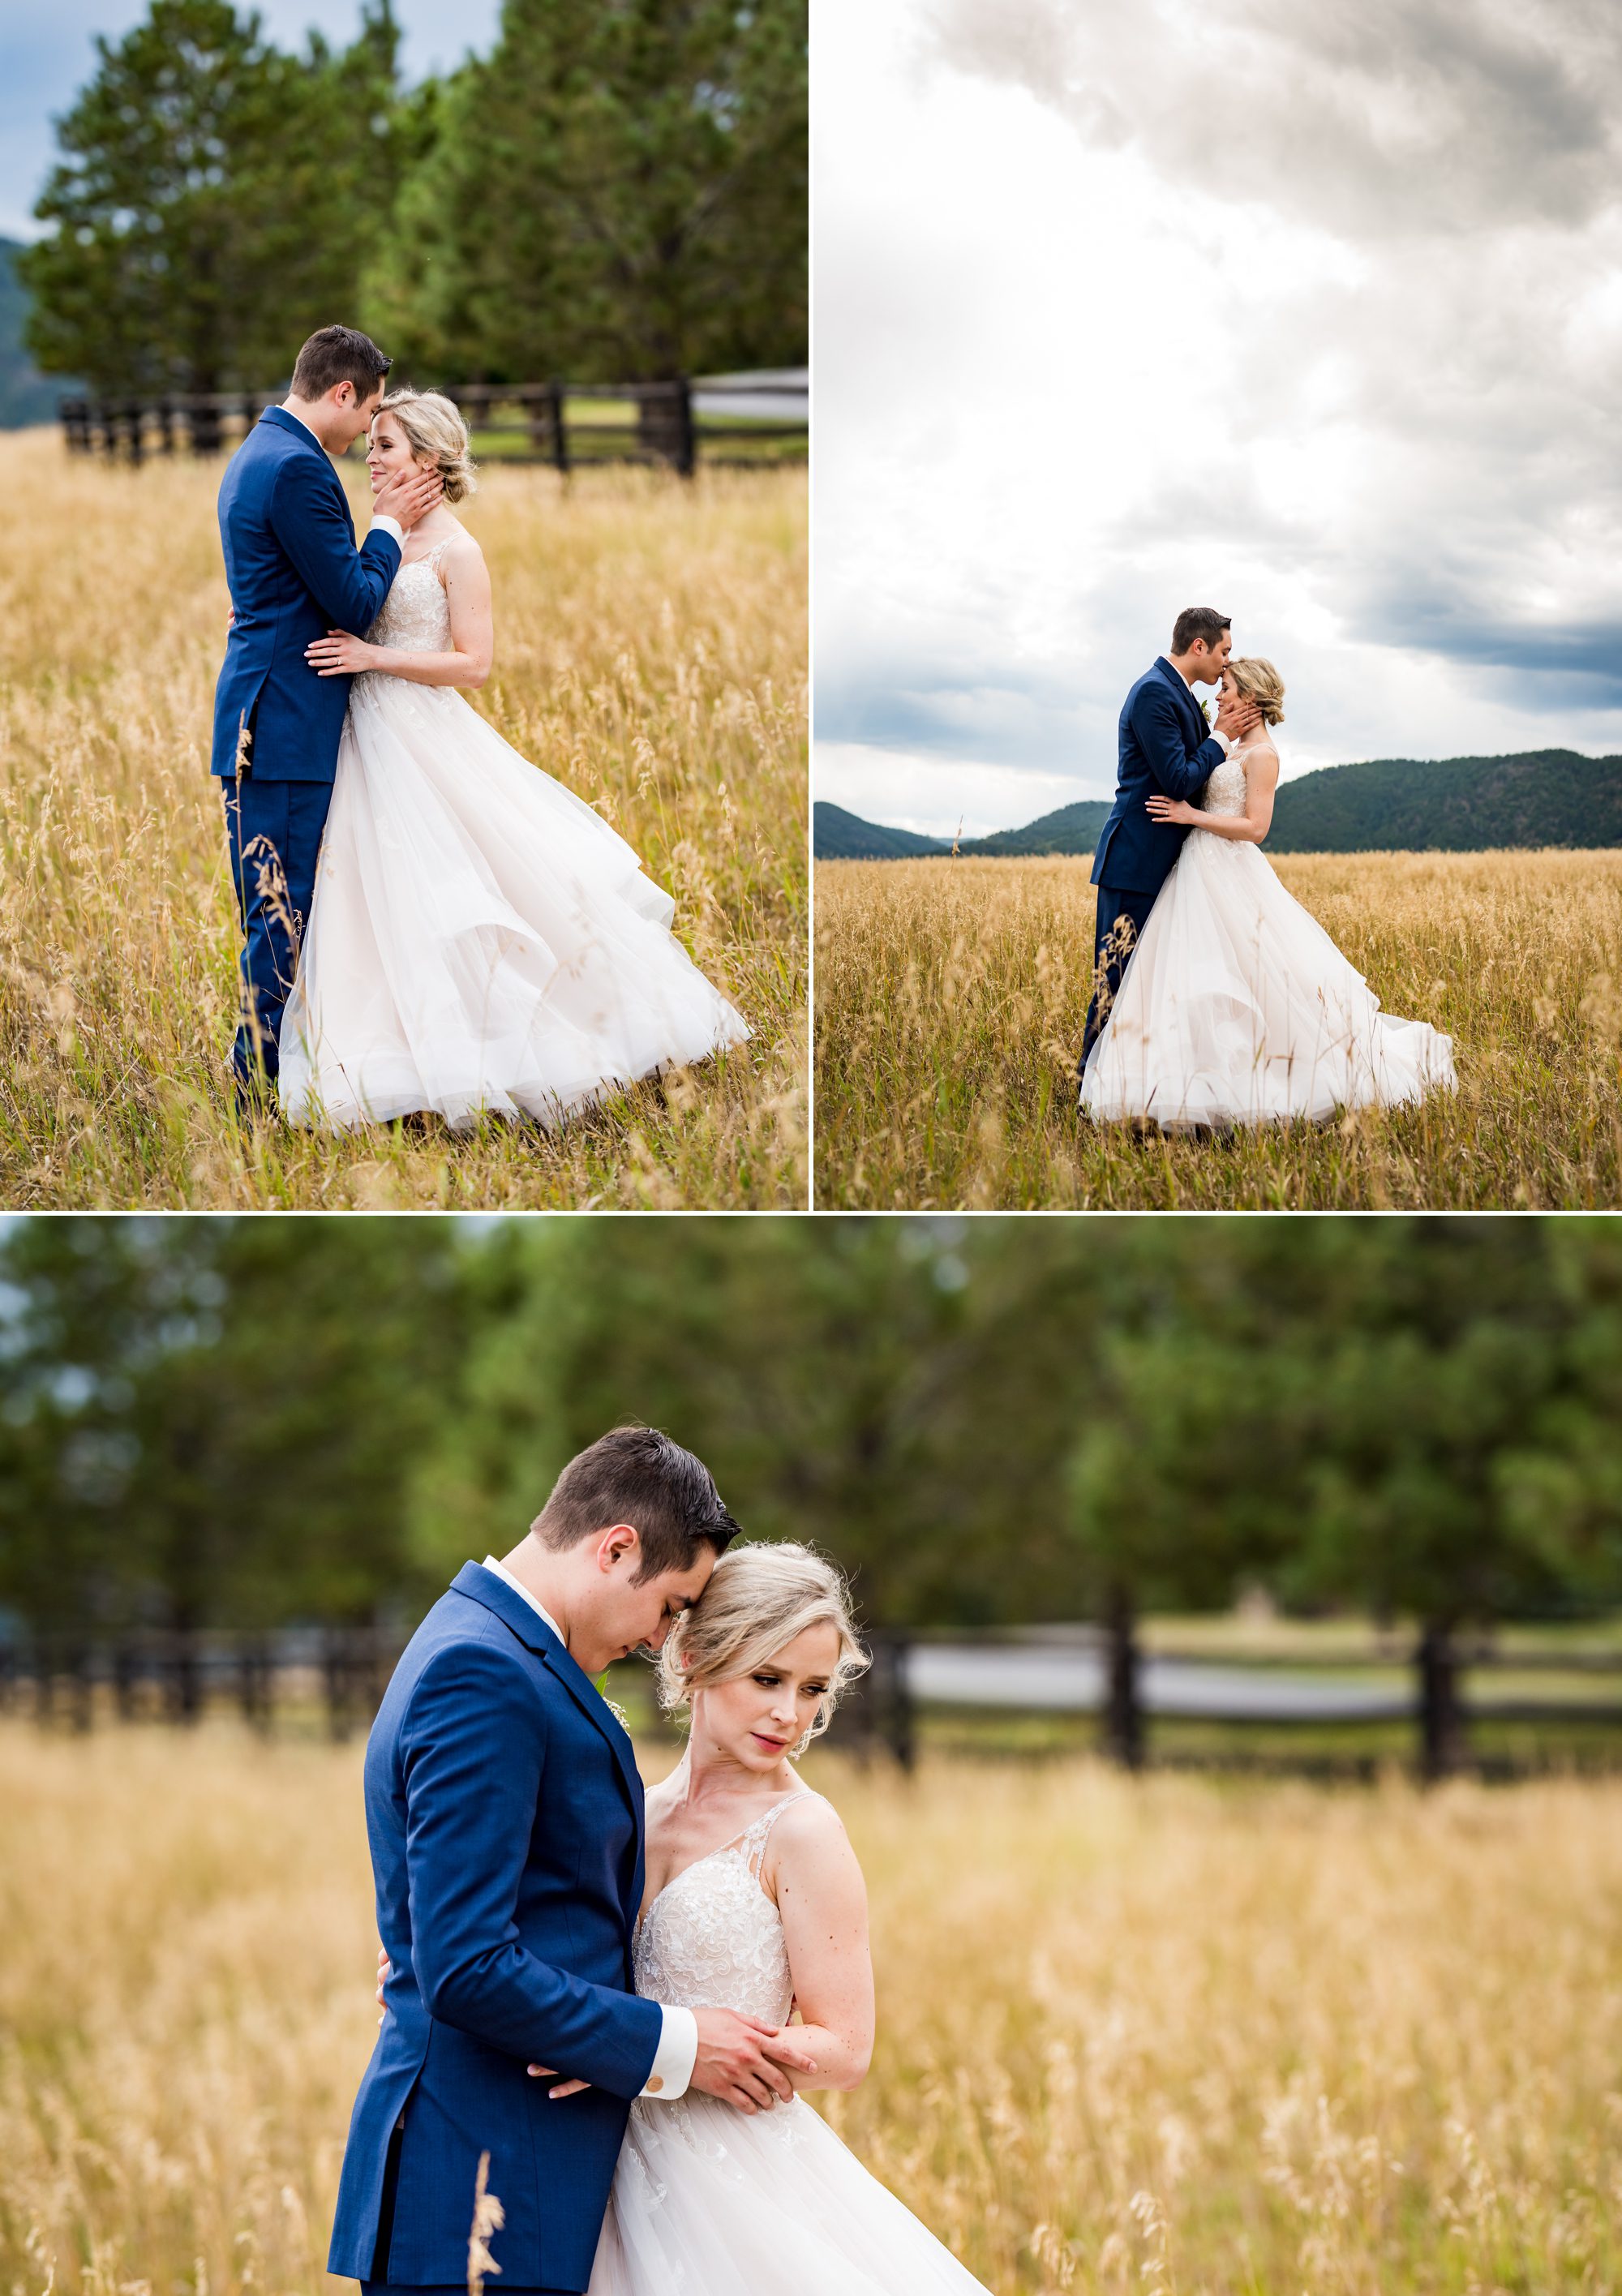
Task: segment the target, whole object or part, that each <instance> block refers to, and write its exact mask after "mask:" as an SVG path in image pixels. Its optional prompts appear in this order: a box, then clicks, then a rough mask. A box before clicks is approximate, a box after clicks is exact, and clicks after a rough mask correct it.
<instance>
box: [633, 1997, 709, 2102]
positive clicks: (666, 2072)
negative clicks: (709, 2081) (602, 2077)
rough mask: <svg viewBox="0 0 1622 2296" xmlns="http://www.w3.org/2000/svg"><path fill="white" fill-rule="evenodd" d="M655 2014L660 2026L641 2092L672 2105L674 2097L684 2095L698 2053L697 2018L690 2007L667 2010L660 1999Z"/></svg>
mask: <svg viewBox="0 0 1622 2296" xmlns="http://www.w3.org/2000/svg"><path fill="white" fill-rule="evenodd" d="M659 2014H660V2016H661V2017H662V2018H663V2019H664V2021H665V2022H664V2029H663V2030H662V2031H661V2032H660V2034H659V2046H658V2048H657V2049H656V2050H655V2051H654V2053H653V2065H652V2070H651V2071H650V2073H649V2075H648V2078H647V2080H646V2081H645V2083H644V2084H643V2092H642V2093H643V2095H644V2096H656V2097H658V2099H659V2103H661V2104H673V2103H675V2101H676V2098H677V2097H678V2096H685V2095H686V2094H687V2084H688V2082H689V2081H690V2080H691V2079H692V2068H693V2063H694V2061H695V2059H696V2058H697V2056H698V2054H699V2021H698V2019H697V2018H696V2017H695V2016H694V2015H693V2013H692V2010H691V2009H667V2008H666V2007H665V2005H663V2003H662V2002H661V2003H660V2005H659Z"/></svg>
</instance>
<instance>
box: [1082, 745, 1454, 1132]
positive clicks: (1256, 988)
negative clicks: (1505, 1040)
mask: <svg viewBox="0 0 1622 2296" xmlns="http://www.w3.org/2000/svg"><path fill="white" fill-rule="evenodd" d="M1253 746H1254V745H1253ZM1200 802H1201V805H1202V807H1203V809H1204V810H1205V811H1206V812H1207V813H1213V814H1241V813H1243V811H1244V809H1245V767H1244V751H1243V750H1235V751H1234V753H1233V756H1232V757H1230V758H1227V759H1226V760H1225V763H1224V764H1222V765H1220V766H1218V767H1217V768H1216V772H1215V773H1214V774H1213V775H1211V777H1210V779H1209V781H1208V782H1207V783H1206V785H1205V791H1204V794H1203V797H1202V798H1201V800H1200ZM1453 1083H1454V1066H1453V1044H1452V1039H1451V1038H1450V1037H1445V1036H1442V1035H1440V1034H1439V1033H1438V1031H1437V1030H1436V1029H1433V1028H1431V1027H1430V1026H1429V1023H1428V1022H1426V1021H1403V1020H1398V1019H1397V1017H1396V1016H1395V1015H1394V1014H1392V1013H1382V1012H1381V1011H1380V999H1379V998H1378V997H1377V996H1375V994H1374V992H1373V990H1372V988H1370V987H1369V985H1368V982H1367V981H1366V980H1364V978H1363V976H1362V974H1361V973H1360V972H1357V970H1356V967H1355V966H1354V965H1353V964H1350V963H1349V962H1348V959H1347V958H1346V957H1344V956H1343V955H1341V953H1340V951H1339V949H1338V948H1337V947H1335V944H1334V942H1333V941H1332V940H1331V939H1330V937H1329V935H1328V934H1327V933H1326V932H1325V931H1324V930H1323V926H1322V925H1320V924H1319V923H1318V922H1317V920H1316V919H1315V917H1312V916H1310V915H1309V914H1307V911H1306V910H1305V909H1304V908H1303V907H1302V906H1301V905H1300V903H1299V902H1298V901H1297V900H1294V899H1292V898H1291V897H1290V894H1289V893H1287V892H1286V891H1285V890H1284V888H1283V886H1282V883H1281V882H1280V881H1279V879H1278V877H1277V875H1276V874H1275V873H1274V868H1273V865H1272V864H1271V863H1270V862H1269V861H1268V860H1267V858H1266V856H1265V855H1264V854H1263V852H1262V850H1261V849H1260V847H1259V846H1257V845H1251V844H1248V843H1246V842H1244V841H1243V840H1237V839H1233V838H1226V837H1221V836H1217V835H1216V834H1214V833H1212V832H1207V831H1202V830H1199V829H1191V830H1190V832H1189V833H1188V835H1187V837H1185V838H1184V841H1183V848H1182V850H1181V852H1180V853H1179V854H1178V856H1177V859H1176V863H1175V864H1174V865H1173V868H1172V872H1171V874H1170V875H1169V876H1168V877H1167V880H1166V882H1165V884H1164V885H1163V886H1162V887H1161V889H1160V892H1159V897H1158V898H1157V899H1156V901H1155V904H1154V906H1153V908H1152V909H1151V911H1150V913H1149V921H1148V922H1147V923H1146V924H1145V926H1144V927H1143V933H1142V935H1141V936H1140V938H1139V940H1138V945H1137V947H1136V949H1135V951H1134V953H1133V955H1132V957H1131V959H1130V961H1129V963H1128V964H1127V966H1126V975H1125V977H1124V979H1123V980H1122V982H1121V986H1120V988H1119V990H1118V994H1117V996H1116V999H1115V1004H1114V1006H1113V1009H1112V1010H1111V1012H1110V1016H1109V1019H1108V1020H1107V1021H1106V1022H1105V1024H1104V1026H1103V1028H1102V1029H1101V1030H1100V1032H1099V1034H1098V1037H1097V1038H1096V1040H1095V1042H1094V1046H1093V1050H1092V1052H1091V1053H1090V1054H1089V1055H1088V1057H1087V1062H1086V1066H1085V1070H1083V1073H1082V1079H1081V1111H1082V1113H1083V1115H1085V1116H1092V1117H1096V1118H1104V1119H1110V1118H1133V1119H1138V1120H1139V1121H1144V1122H1150V1123H1155V1124H1159V1126H1160V1127H1161V1128H1162V1129H1163V1130H1166V1131H1180V1130H1186V1129H1188V1128H1192V1126H1194V1125H1199V1124H1203V1125H1211V1126H1216V1127H1221V1126H1228V1125H1256V1124H1266V1123H1269V1122H1278V1121H1284V1120H1287V1119H1290V1118H1291V1117H1305V1118H1307V1119H1309V1120H1313V1121H1321V1120H1322V1119H1324V1118H1326V1117H1329V1116H1332V1115H1333V1114H1334V1113H1335V1111H1337V1110H1338V1109H1353V1108H1364V1107H1369V1106H1375V1107H1380V1108H1389V1107H1394V1106H1396V1105H1397V1104H1398V1103H1402V1102H1405V1101H1417V1100H1420V1099H1421V1098H1423V1096H1424V1095H1425V1094H1426V1093H1428V1092H1432V1091H1435V1090H1437V1089H1438V1087H1446V1086H1451V1085H1452V1084H1453Z"/></svg>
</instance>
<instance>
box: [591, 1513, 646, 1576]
mask: <svg viewBox="0 0 1622 2296" xmlns="http://www.w3.org/2000/svg"><path fill="white" fill-rule="evenodd" d="M641 1552H642V1540H641V1538H639V1537H638V1535H637V1532H636V1529H635V1526H634V1525H633V1524H631V1523H628V1522H617V1523H614V1524H612V1525H611V1526H610V1529H607V1530H602V1531H599V1532H598V1534H597V1568H598V1570H603V1571H608V1570H616V1569H617V1568H618V1565H619V1564H620V1563H621V1562H627V1561H631V1560H634V1559H635V1556H636V1555H638V1554H640V1553H641Z"/></svg>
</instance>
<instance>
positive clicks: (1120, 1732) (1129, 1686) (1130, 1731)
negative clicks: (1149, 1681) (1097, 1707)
mask: <svg viewBox="0 0 1622 2296" xmlns="http://www.w3.org/2000/svg"><path fill="white" fill-rule="evenodd" d="M1104 1633H1105V1636H1106V1637H1107V1656H1106V1666H1107V1672H1106V1678H1105V1685H1104V1751H1105V1752H1106V1753H1107V1754H1108V1755H1109V1757H1110V1760H1111V1761H1113V1762H1118V1763H1119V1764H1120V1766H1121V1767H1122V1768H1123V1769H1126V1770H1141V1769H1142V1768H1143V1661H1142V1656H1141V1653H1140V1652H1139V1649H1138V1638H1137V1620H1136V1617H1135V1613H1134V1611H1133V1607H1132V1597H1131V1596H1130V1595H1128V1594H1127V1592H1126V1589H1125V1587H1115V1588H1113V1589H1112V1590H1111V1592H1110V1599H1109V1602H1108V1603H1107V1604H1106V1606H1105V1611H1104Z"/></svg>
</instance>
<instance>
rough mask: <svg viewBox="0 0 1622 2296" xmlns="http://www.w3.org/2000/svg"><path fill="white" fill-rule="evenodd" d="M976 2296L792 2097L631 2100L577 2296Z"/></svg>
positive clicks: (971, 2284)
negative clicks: (585, 2290) (605, 2206)
mask: <svg viewBox="0 0 1622 2296" xmlns="http://www.w3.org/2000/svg"><path fill="white" fill-rule="evenodd" d="M768 2292H769V2296H987V2292H986V2290H985V2289H984V2288H983V2287H982V2285H981V2284H980V2283H979V2281H978V2280H976V2279H975V2277H974V2276H973V2275H972V2274H971V2273H970V2272H967V2271H965V2270H964V2268H963V2266H962V2265H961V2264H960V2263H959V2262H958V2261H957V2259H956V2258H955V2257H954V2255H953V2254H952V2252H951V2251H950V2250H949V2249H947V2248H945V2247H943V2246H942V2245H941V2243H940V2242H939V2241H938V2240H937V2239H936V2238H935V2235H933V2233H931V2232H929V2231H927V2230H926V2229H925V2227H924V2226H922V2224H920V2223H919V2221H918V2219H917V2218H916V2217H915V2216H913V2215H912V2214H911V2212H910V2211H909V2210H906V2209H905V2208H904V2207H903V2206H902V2204H901V2202H899V2201H898V2200H897V2198H896V2196H895V2194H893V2193H890V2192H888V2191H887V2190H886V2189H885V2187H884V2186H883V2185H881V2184H880V2183H879V2181H878V2179H877V2177H870V2176H869V2175H868V2173H867V2171H866V2169H864V2167H863V2166H862V2164H861V2162H860V2161H858V2160H857V2159H856V2155H855V2154H854V2153H851V2152H849V2151H848V2150H847V2148H846V2147H845V2146H844V2145H843V2144H841V2143H840V2140H839V2138H838V2137H837V2136H835V2135H834V2133H833V2131H832V2129H831V2128H829V2126H828V2124H827V2122H826V2121H825V2120H821V2119H819V2117H818V2116H817V2114H815V2112H813V2111H812V2110H811V2107H810V2106H809V2105H808V2104H807V2103H804V2102H803V2101H802V2100H799V2099H797V2100H796V2102H795V2103H792V2104H787V2105H776V2106H774V2108H773V2110H772V2111H771V2112H761V2113H757V2114H755V2115H754V2116H753V2117H752V2118H751V2117H750V2115H748V2114H747V2113H741V2112H735V2111H734V2110H733V2107H732V2106H731V2105H728V2104H723V2103H720V2101H719V2100H718V2099H717V2098H715V2097H709V2096H702V2095H687V2096H685V2097H684V2098H682V2099H681V2100H680V2101H679V2102H678V2103H675V2104H659V2103H653V2102H651V2101H647V2100H643V2099H639V2100H638V2101H637V2103H635V2104H634V2105H633V2106H632V2107H631V2119H630V2124H629V2126H628V2128H627V2130H626V2139H625V2143H624V2144H623V2145H622V2146H621V2148H620V2153H619V2162H618V2168H617V2169H616V2170H615V2172H614V2190H613V2196H612V2198H611V2200H610V2202H609V2211H608V2216H607V2218H606V2219H605V2221H604V2223H603V2227H602V2239H601V2241H600V2242H599V2243H598V2248H597V2260H596V2263H595V2265H594V2268H593V2271H592V2279H591V2288H590V2291H589V2296H768Z"/></svg>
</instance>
